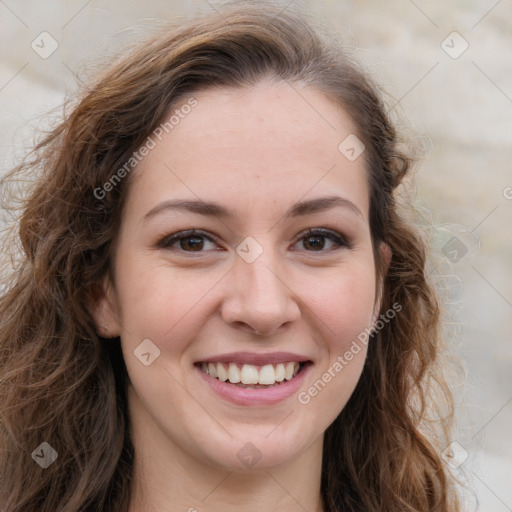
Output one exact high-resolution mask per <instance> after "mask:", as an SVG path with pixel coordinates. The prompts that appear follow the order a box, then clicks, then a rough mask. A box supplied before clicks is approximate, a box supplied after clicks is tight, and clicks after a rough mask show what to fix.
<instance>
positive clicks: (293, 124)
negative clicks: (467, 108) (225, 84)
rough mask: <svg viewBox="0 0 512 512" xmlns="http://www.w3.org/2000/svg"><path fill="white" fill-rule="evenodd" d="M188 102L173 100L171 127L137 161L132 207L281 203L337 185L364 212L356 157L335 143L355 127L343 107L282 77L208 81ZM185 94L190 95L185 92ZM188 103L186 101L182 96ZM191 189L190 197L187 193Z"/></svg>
mask: <svg viewBox="0 0 512 512" xmlns="http://www.w3.org/2000/svg"><path fill="white" fill-rule="evenodd" d="M193 98H194V100H195V102H194V103H192V104H194V105H195V106H193V107H192V108H188V107H187V108H182V106H183V105H185V104H186V103H187V98H186V99H185V100H183V101H182V102H181V103H178V104H177V105H176V106H174V107H173V108H172V109H171V111H170V112H169V116H168V118H170V116H172V115H174V117H173V121H174V122H173V124H172V129H170V130H168V133H164V134H163V136H161V139H162V140H161V141H159V140H157V139H155V140H156V142H157V144H156V146H155V147H154V149H152V150H151V151H150V153H149V154H148V155H147V156H146V157H145V158H144V160H143V161H142V162H141V163H140V164H139V166H138V168H137V169H136V171H135V174H136V180H135V182H134V183H133V185H132V187H133V188H134V189H136V190H137V192H138V193H137V194H133V193H130V194H129V200H130V201H131V202H132V203H133V205H134V206H136V207H138V208H146V209H147V208H150V207H151V203H155V202H158V201H164V200H166V199H169V197H183V196H184V195H185V196H186V197H190V198H192V197H193V198H195V199H197V197H200V198H202V199H210V200H216V201H217V202H222V199H223V198H224V199H225V200H226V201H228V202H230V203H231V204H230V205H229V206H230V207H232V208H234V209H236V208H237V206H240V207H243V206H244V205H245V206H247V204H248V201H250V202H251V204H252V205H253V206H258V205H255V204H254V200H253V199H252V198H255V197H259V198H265V201H263V200H262V201H260V202H259V203H258V204H259V205H260V206H263V207H268V206H269V203H272V204H276V203H283V208H287V207H288V206H289V203H290V202H295V201H297V200H299V199H300V198H301V197H304V196H307V195H315V196H318V195H331V194H332V193H333V192H334V193H336V192H339V194H340V195H344V196H346V197H347V198H349V199H350V200H351V201H353V202H354V203H356V204H357V205H358V207H359V209H360V210H361V211H362V212H363V213H364V215H365V216H367V210H368V188H367V179H366V170H365V166H364V160H363V158H362V157H360V158H358V159H357V160H355V161H350V160H348V159H347V158H346V157H345V156H344V155H343V154H342V153H341V152H340V151H339V149H338V147H339V145H340V143H341V142H342V141H343V140H345V139H346V138H347V137H348V136H349V135H351V134H353V133H354V132H355V124H354V122H353V121H352V119H351V118H350V117H349V116H348V114H347V113H346V112H345V111H344V110H342V109H341V108H340V107H339V106H337V105H336V104H335V103H334V102H332V101H331V100H330V99H329V98H327V97H326V96H325V95H324V94H322V93H321V92H318V91H316V90H314V89H311V88H307V87H301V86H300V85H298V84H289V83H286V82H279V83H270V82H262V83H259V84H257V85H254V86H251V87H248V88H211V89H207V90H204V91H199V92H197V93H194V94H193ZM188 99H190V98H188ZM189 104H190V102H189ZM194 196H195V197H194Z"/></svg>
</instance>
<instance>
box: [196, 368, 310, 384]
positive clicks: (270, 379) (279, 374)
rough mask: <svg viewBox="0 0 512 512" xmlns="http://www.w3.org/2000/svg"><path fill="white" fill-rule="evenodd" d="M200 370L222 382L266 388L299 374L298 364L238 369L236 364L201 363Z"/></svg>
mask: <svg viewBox="0 0 512 512" xmlns="http://www.w3.org/2000/svg"><path fill="white" fill-rule="evenodd" d="M226 367H227V370H226ZM201 369H202V370H203V372H205V373H207V374H209V375H210V376H212V377H214V378H217V379H219V380H221V381H222V382H225V381H229V382H231V383H232V384H239V383H242V384H248V385H255V384H260V385H267V386H268V385H273V384H275V383H276V382H277V383H279V382H283V381H284V380H291V379H292V378H293V377H295V375H297V373H298V372H299V369H300V364H299V363H297V362H288V363H278V364H276V365H272V364H266V365H264V366H256V365H253V364H244V365H242V368H241V369H240V368H239V367H238V365H237V364H236V363H229V364H226V363H201Z"/></svg>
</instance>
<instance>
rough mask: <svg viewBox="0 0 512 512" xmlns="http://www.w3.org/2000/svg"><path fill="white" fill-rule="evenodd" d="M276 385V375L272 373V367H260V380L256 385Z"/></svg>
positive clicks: (268, 365) (269, 365)
mask: <svg viewBox="0 0 512 512" xmlns="http://www.w3.org/2000/svg"><path fill="white" fill-rule="evenodd" d="M275 383H276V375H275V371H274V367H273V366H272V365H271V364H266V365H265V366H262V367H261V370H260V379H259V382H258V384H275Z"/></svg>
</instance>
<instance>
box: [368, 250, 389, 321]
mask: <svg viewBox="0 0 512 512" xmlns="http://www.w3.org/2000/svg"><path fill="white" fill-rule="evenodd" d="M379 253H380V272H379V275H378V282H377V290H376V291H377V293H376V299H375V305H374V308H373V316H372V326H373V325H375V322H376V321H377V317H378V316H379V312H380V307H381V304H382V298H383V297H382V296H383V293H384V280H385V279H386V274H387V273H388V269H389V264H390V263H391V258H392V256H393V251H392V250H391V247H389V245H388V244H387V243H385V242H382V243H381V244H380V247H379Z"/></svg>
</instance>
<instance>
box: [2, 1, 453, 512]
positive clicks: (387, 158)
mask: <svg viewBox="0 0 512 512" xmlns="http://www.w3.org/2000/svg"><path fill="white" fill-rule="evenodd" d="M269 77H270V78H272V79H273V80H280V81H286V82H288V83H289V84H291V85H293V84H301V85H305V86H308V87H311V88H314V89H315V90H318V91H320V92H322V93H323V94H325V95H326V96H327V97H329V98H330V99H331V100H333V101H335V102H336V103H337V104H339V105H340V106H341V107H342V108H343V109H345V111H347V112H348V114H349V115H350V116H351V118H352V120H353V121H354V123H355V126H356V127H357V136H358V137H359V138H360V139H361V140H362V141H363V142H364V144H365V146H366V151H365V153H364V155H365V159H366V160H365V165H366V169H367V175H368V180H369V184H370V230H371V236H372V242H373V247H374V254H375V259H376V267H377V273H378V275H380V277H381V278H382V294H383V298H382V304H381V310H382V311H386V310H388V309H390V308H392V305H393V304H395V303H398V304H400V305H401V306H402V311H401V312H400V314H398V315H397V316H396V318H395V319H394V320H393V321H392V322H391V324H390V325H389V326H387V328H385V329H382V330H381V331H379V332H378V333H374V334H373V335H372V336H371V340H370V343H369V345H368V354H367V358H366V362H365V366H364V369H363V372H362V375H361V378H360V380H359V382H358V384H357V387H356V389H355V391H354V393H353V395H352V397H351V398H350V400H349V402H348V403H347V404H346V406H345V408H344V409H343V410H342V411H341V413H340V414H339V416H338V417H337V418H336V420H335V421H334V422H333V423H332V424H331V425H330V426H329V428H328V429H327V431H326V433H325V441H324V450H323V462H322V481H321V492H322V497H323V502H324V507H325V511H326V512H337V511H343V512H356V511H358V512H362V511H365V512H377V511H379V512H383V511H387V512H396V511H408V512H413V511H414V512H427V511H429V512H434V511H438V512H454V511H456V510H458V506H457V500H456V496H455V494H456V493H455V492H454V486H453V485H452V483H451V478H450V476H449V473H448V471H447V469H446V467H445V466H444V464H443V461H442V458H441V457H440V448H442V445H440V444H439V443H440V442H441V439H444V434H446V433H447V432H448V431H449V430H448V428H449V424H450V419H451V416H452V410H453V404H452V402H451V395H450V392H449V389H448V387H447V384H446V382H445V381H444V379H443V367H442V365H441V364H440V363H439V355H440V352H439V350H440V346H441V345H440V344H441V339H440V334H439V333H440V329H439V326H440V308H439V304H438V300H437V298H436V294H435V290H434V288H433V287H432V285H431V284H430V283H429V282H428V281H427V279H426V276H425V264H426V246H427V244H426V242H425V240H424V238H423V236H422V235H421V232H420V230H419V229H418V227H417V226H415V225H414V224H413V223H411V221H409V220H407V219H406V216H405V215H403V214H401V213H400V208H399V201H398V200H397V188H398V187H399V185H400V184H402V183H403V180H404V178H405V176H407V174H408V172H409V168H410V165H411V163H412V161H413V159H412V157H409V156H407V154H406V153H405V152H404V151H403V149H400V148H402V146H403V145H401V144H400V141H399V138H398V136H397V133H396V130H395V127H394V125H393V123H392V121H391V119H390V116H389V113H388V111H387V109H386V106H385V103H384V101H383V99H382V98H383V94H382V92H381V91H380V89H379V88H378V87H377V86H376V85H375V84H374V83H373V80H372V79H370V78H369V76H368V74H367V72H365V71H364V70H362V69H361V67H360V66H359V65H358V64H357V63H356V62H354V60H353V59H352V57H351V56H350V53H349V52H348V51H346V50H345V49H344V48H343V45H342V44H339V41H337V39H336V38H335V37H331V36H329V37H328V34H327V33H326V32H324V30H323V29H321V28H319V27H317V26H315V23H314V22H313V21H312V20H310V19H308V16H307V15H305V14H304V13H301V12H300V11H291V12H290V9H287V10H281V9H280V8H278V7H276V6H272V5H267V4H262V3H259V4H258V5H257V6H251V5H248V4H240V3H238V4H237V5H234V6H228V7H224V8H222V9H221V10H220V11H219V12H218V13H213V14H209V15H203V16H200V17H196V18H193V19H191V20H189V21H188V22H187V23H185V24H182V25H181V26H175V25H173V26H167V27H166V29H165V30H163V31H159V32H158V34H157V35H156V36H152V37H151V39H150V40H148V41H146V42H144V44H140V45H138V46H137V47H136V48H134V49H132V50H131V51H130V53H129V54H128V55H125V56H123V57H121V58H117V60H115V61H114V62H111V63H110V65H109V67H108V69H107V70H106V71H104V72H103V74H101V75H100V76H99V77H97V78H96V79H95V80H94V81H93V82H92V83H91V84H90V86H89V87H87V88H85V89H84V90H83V92H82V93H80V95H79V96H78V97H77V99H76V101H74V103H73V104H72V105H71V106H70V110H69V112H68V113H66V114H65V115H64V116H63V119H62V121H60V122H59V124H58V125H57V126H56V127H55V128H54V129H53V130H52V131H51V132H50V133H48V134H46V136H45V137H44V139H43V140H42V141H41V142H40V143H39V144H38V145H37V146H36V147H35V148H34V149H33V150H32V152H31V153H30V154H29V155H28V156H27V157H26V158H25V160H24V161H23V162H22V163H21V164H20V165H19V166H18V167H17V168H15V169H13V170H12V171H11V172H10V173H8V175H7V177H6V178H5V179H4V180H3V188H2V190H3V196H4V199H5V200H8V201H11V204H14V199H13V196H12V194H11V193H10V192H9V186H8V184H9V183H14V182H20V181H23V180H25V179H26V178H27V177H30V179H33V177H34V176H35V179H34V183H33V184H32V186H31V187H30V189H29V190H28V191H27V192H26V193H25V194H24V197H23V198H22V199H21V204H19V205H18V208H20V215H19V218H18V219H17V221H16V223H15V229H16V231H15V232H13V233H11V236H10V237H7V236H6V237H5V240H6V241H5V242H4V247H3V249H4V253H5V254H4V256H5V260H6V261H7V260H9V258H10V259H13V258H14V259H15V270H14V271H11V272H10V273H9V278H8V280H7V286H6V291H5V292H4V293H3V295H2V297H1V299H0V450H1V463H0V504H1V505H0V508H1V510H2V512H55V511H66V512H78V511H80V512H89V511H90V512H114V511H115V512H126V511H127V510H128V507H129V503H130V489H131V487H132V483H133V482H132V470H133V458H134V448H133V445H132V442H131V438H130V424H129V416H128V411H127V402H126V396H125V385H126V378H127V375H126V368H125V366H124V362H123V358H122V354H121V351H120V346H119V345H120V344H119V339H117V340H106V339H103V338H102V337H101V336H100V335H99V334H98V333H97V332H96V328H95V325H94V321H93V319H92V316H91V313H90V311H89V309H88V304H89V298H90V297H91V294H92V293H93V290H94V287H95V286H96V284H97V283H99V282H101V281H102V279H103V278H104V277H105V275H112V265H113V255H114V248H115V243H116V236H117V233H118V230H119V226H120V222H121V216H122V209H123V204H124V201H125V197H126V194H127V190H128V187H129V186H130V183H131V181H132V178H131V176H130V175H129V176H127V177H126V178H124V179H122V180H119V183H117V184H116V186H113V187H110V188H111V190H109V191H108V193H105V194H104V197H102V198H101V199H99V198H98V197H97V196H98V194H97V193H95V191H97V190H98V189H100V188H101V187H103V186H104V184H105V183H106V182H108V181H109V180H110V179H111V177H112V175H113V173H114V171H115V170H117V169H120V168H122V167H123V166H124V165H125V163H126V162H128V161H129V160H130V158H131V157H132V155H133V153H134V152H135V151H137V149H138V148H140V147H141V145H142V144H143V143H144V141H145V140H146V139H147V137H148V136H149V135H150V134H151V133H152V132H153V130H154V129H155V128H156V127H157V126H158V125H159V124H160V123H162V122H163V121H164V120H165V119H166V116H168V115H169V112H170V109H171V108H172V107H173V106H174V105H176V104H177V103H178V102H179V101H181V100H183V99H184V98H187V97H190V95H191V94H192V93H193V92H194V91H199V90H204V89H206V88H209V87H250V86H252V85H254V84H256V83H257V82H259V81H261V80H263V79H264V78H269ZM380 242H386V243H387V244H388V245H389V246H390V248H391V250H392V259H391V262H390V265H389V269H388V271H387V272H386V273H385V275H384V272H383V270H382V269H383V267H382V262H381V261H380V254H379V251H377V250H375V248H376V247H378V245H379V243H380ZM5 268H6V267H5ZM442 404H445V406H444V408H443V407H442ZM443 411H444V412H443ZM434 420H435V421H434ZM434 424H437V425H440V428H438V429H435V430H434V429H432V428H430V426H431V425H434ZM436 432H437V434H436ZM43 441H47V442H49V443H50V444H51V446H52V447H53V448H55V450H56V451H57V452H58V463H57V464H53V465H51V466H50V467H48V468H47V469H42V468H41V467H39V465H38V464H36V463H35V462H34V460H32V456H31V454H32V453H33V451H34V450H35V449H36V448H37V447H38V446H39V445H40V443H41V442H43Z"/></svg>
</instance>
